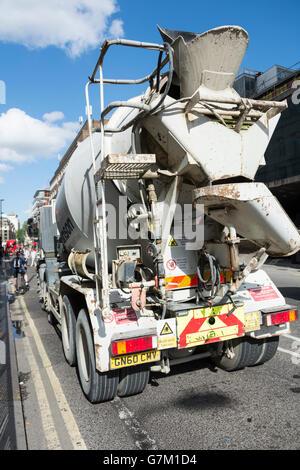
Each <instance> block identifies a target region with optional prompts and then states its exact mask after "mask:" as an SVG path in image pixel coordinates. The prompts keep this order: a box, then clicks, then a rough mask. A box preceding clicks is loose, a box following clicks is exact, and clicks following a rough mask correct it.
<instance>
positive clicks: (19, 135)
mask: <svg viewBox="0 0 300 470" xmlns="http://www.w3.org/2000/svg"><path fill="white" fill-rule="evenodd" d="M56 113H60V112H59V111H56ZM49 114H50V115H51V114H52V113H49ZM62 114H63V113H60V116H61V115H62ZM46 115H47V113H46ZM44 116H45V115H44ZM78 130H79V124H78V123H77V122H63V123H61V124H60V125H58V124H55V123H53V122H50V121H47V120H44V121H43V120H39V119H35V118H33V117H31V116H29V115H28V114H26V113H25V112H24V111H22V110H21V109H18V108H11V109H9V110H8V111H7V112H6V113H2V114H1V115H0V161H1V162H13V163H14V162H15V163H25V162H31V161H35V160H37V159H41V158H51V157H57V154H58V153H59V152H64V151H65V150H66V148H67V146H68V145H69V144H70V143H71V141H72V140H73V139H74V138H75V136H76V134H77V132H78ZM1 165H4V166H3V168H6V167H7V169H10V168H8V167H9V165H7V163H0V171H1ZM2 171H3V170H2ZM6 171H7V170H6Z"/></svg>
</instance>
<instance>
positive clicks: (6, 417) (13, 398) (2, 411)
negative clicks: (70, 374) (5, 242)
mask: <svg viewBox="0 0 300 470" xmlns="http://www.w3.org/2000/svg"><path fill="white" fill-rule="evenodd" d="M6 265H7V260H5V259H1V258H0V450H27V443H26V434H25V428H24V417H23V409H22V401H21V393H20V385H19V377H18V365H17V356H16V349H15V338H14V335H15V334H16V328H14V327H13V324H14V322H12V320H11V318H10V313H9V301H13V300H14V298H13V295H11V294H9V284H8V280H7V273H6Z"/></svg>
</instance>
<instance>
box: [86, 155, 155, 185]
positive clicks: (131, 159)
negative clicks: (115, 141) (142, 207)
mask: <svg viewBox="0 0 300 470" xmlns="http://www.w3.org/2000/svg"><path fill="white" fill-rule="evenodd" d="M155 163H156V157H155V155H154V154H148V153H146V154H110V155H107V157H105V159H104V160H103V162H102V164H101V168H100V169H99V170H98V171H96V172H95V174H94V178H95V183H97V182H98V181H100V180H103V179H139V178H141V177H142V176H143V175H144V174H145V173H146V172H147V171H148V170H149V169H150V168H151V166H152V165H154V164H155Z"/></svg>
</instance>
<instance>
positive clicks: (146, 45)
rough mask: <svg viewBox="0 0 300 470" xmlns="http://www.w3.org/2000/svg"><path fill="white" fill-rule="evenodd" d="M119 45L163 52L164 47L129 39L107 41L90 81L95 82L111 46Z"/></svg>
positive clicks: (102, 47) (103, 45)
mask: <svg viewBox="0 0 300 470" xmlns="http://www.w3.org/2000/svg"><path fill="white" fill-rule="evenodd" d="M114 45H119V46H128V47H141V48H143V49H150V50H157V51H163V50H164V47H163V46H162V45H161V44H155V43H148V42H141V41H131V40H128V39H113V40H111V41H107V40H105V41H104V42H103V44H102V46H101V50H100V55H99V58H98V60H97V63H96V65H95V68H94V71H93V73H92V75H91V77H90V80H91V81H92V82H93V81H94V80H95V76H96V73H97V70H98V68H99V67H100V66H101V65H102V63H103V59H104V56H105V54H106V52H107V51H108V49H109V47H110V46H114Z"/></svg>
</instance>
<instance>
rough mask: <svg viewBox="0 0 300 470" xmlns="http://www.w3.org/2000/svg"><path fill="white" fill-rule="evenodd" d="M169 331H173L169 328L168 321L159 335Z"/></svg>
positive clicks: (169, 332)
mask: <svg viewBox="0 0 300 470" xmlns="http://www.w3.org/2000/svg"><path fill="white" fill-rule="evenodd" d="M171 333H173V331H172V330H171V328H170V325H169V324H168V323H165V324H164V326H163V329H162V330H161V332H160V336H162V335H169V334H171Z"/></svg>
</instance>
